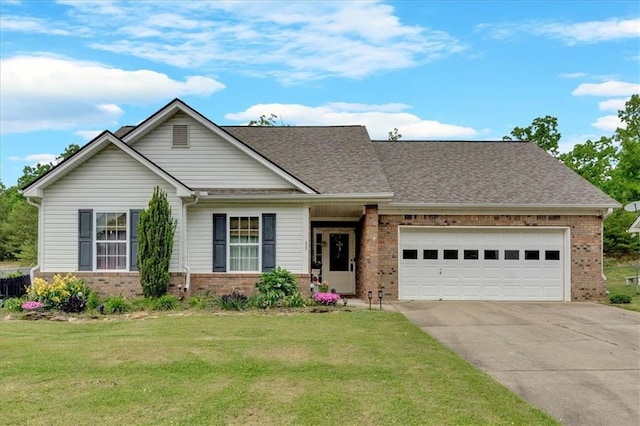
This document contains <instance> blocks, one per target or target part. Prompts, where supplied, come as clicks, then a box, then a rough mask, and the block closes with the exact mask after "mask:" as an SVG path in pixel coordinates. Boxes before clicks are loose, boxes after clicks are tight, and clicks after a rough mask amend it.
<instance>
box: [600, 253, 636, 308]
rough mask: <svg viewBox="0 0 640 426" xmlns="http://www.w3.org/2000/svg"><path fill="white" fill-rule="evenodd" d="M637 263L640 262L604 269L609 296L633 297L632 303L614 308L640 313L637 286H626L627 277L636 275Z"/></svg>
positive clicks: (614, 265)
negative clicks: (635, 266) (622, 295)
mask: <svg viewBox="0 0 640 426" xmlns="http://www.w3.org/2000/svg"><path fill="white" fill-rule="evenodd" d="M637 263H640V260H638V261H635V262H623V263H617V264H611V265H607V266H605V267H604V274H605V276H606V277H607V290H609V296H611V295H614V294H624V295H627V296H629V297H631V303H628V304H627V303H625V304H617V305H613V306H617V307H620V308H625V309H629V310H631V311H638V312H640V294H638V292H637V290H636V285H635V284H632V285H626V284H625V277H632V276H635V275H636V271H635V268H634V265H635V264H637ZM608 300H609V299H608V297H607V300H606V303H609V302H608Z"/></svg>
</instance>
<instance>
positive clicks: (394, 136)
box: [388, 127, 402, 142]
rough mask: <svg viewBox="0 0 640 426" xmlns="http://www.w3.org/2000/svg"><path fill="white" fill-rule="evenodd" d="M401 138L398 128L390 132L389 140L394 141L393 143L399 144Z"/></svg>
mask: <svg viewBox="0 0 640 426" xmlns="http://www.w3.org/2000/svg"><path fill="white" fill-rule="evenodd" d="M401 137H402V135H401V134H400V132H399V131H398V128H397V127H394V128H393V130H392V131H390V132H389V139H388V140H390V141H393V142H398V141H399V140H400V138H401Z"/></svg>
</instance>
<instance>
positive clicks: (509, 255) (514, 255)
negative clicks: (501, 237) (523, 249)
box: [504, 250, 520, 260]
mask: <svg viewBox="0 0 640 426" xmlns="http://www.w3.org/2000/svg"><path fill="white" fill-rule="evenodd" d="M504 258H505V260H518V259H520V251H519V250H505V251H504Z"/></svg>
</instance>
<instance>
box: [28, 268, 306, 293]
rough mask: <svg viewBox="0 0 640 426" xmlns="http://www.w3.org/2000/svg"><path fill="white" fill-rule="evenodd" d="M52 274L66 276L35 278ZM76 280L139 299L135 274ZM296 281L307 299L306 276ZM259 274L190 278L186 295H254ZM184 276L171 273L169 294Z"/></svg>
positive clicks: (176, 290)
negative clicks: (206, 293) (208, 293)
mask: <svg viewBox="0 0 640 426" xmlns="http://www.w3.org/2000/svg"><path fill="white" fill-rule="evenodd" d="M55 274H60V275H66V274H67V273H66V272H40V273H37V274H36V275H37V276H38V277H41V278H44V279H45V280H47V281H49V282H51V281H52V278H53V276H54V275H55ZM72 274H73V275H75V276H76V277H78V278H83V279H84V281H85V283H86V284H87V285H88V286H89V287H90V288H92V289H93V290H95V291H96V292H97V293H98V294H99V295H101V296H119V295H123V296H125V297H126V298H128V299H131V298H135V297H141V296H142V287H141V286H140V278H139V276H138V273H137V272H115V273H113V272H112V273H102V272H72ZM294 275H295V276H296V278H297V279H298V286H299V288H300V292H301V293H302V294H303V295H307V296H308V295H310V289H309V274H294ZM259 276H260V274H230V273H211V274H191V287H190V289H189V294H188V295H193V294H195V293H197V292H204V291H210V292H212V293H214V294H226V293H231V292H233V291H238V292H241V293H244V294H253V293H255V292H256V288H255V284H256V281H258V277H259ZM184 283H185V274H184V273H171V282H170V284H169V293H170V294H175V295H180V294H182V293H184V291H183V287H184Z"/></svg>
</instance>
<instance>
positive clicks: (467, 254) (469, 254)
mask: <svg viewBox="0 0 640 426" xmlns="http://www.w3.org/2000/svg"><path fill="white" fill-rule="evenodd" d="M464 259H465V260H478V250H465V251H464Z"/></svg>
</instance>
